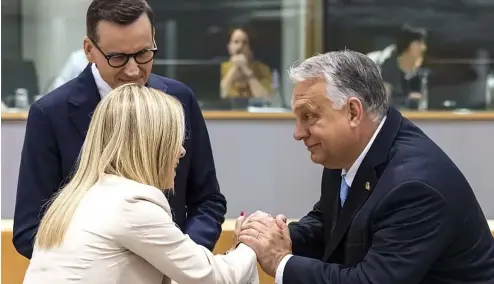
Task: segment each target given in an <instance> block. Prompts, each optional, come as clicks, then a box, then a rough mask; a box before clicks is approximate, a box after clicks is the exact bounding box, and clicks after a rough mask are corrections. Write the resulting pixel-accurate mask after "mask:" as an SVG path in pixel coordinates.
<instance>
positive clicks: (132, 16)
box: [13, 0, 226, 258]
mask: <svg viewBox="0 0 494 284" xmlns="http://www.w3.org/2000/svg"><path fill="white" fill-rule="evenodd" d="M86 28H87V36H86V37H85V38H84V53H85V55H86V58H87V60H88V61H89V64H88V65H87V67H86V68H85V69H84V71H83V72H82V73H81V74H80V75H79V76H78V77H76V78H75V79H73V80H71V81H69V82H67V83H66V84H64V85H62V86H60V87H59V88H57V89H55V90H53V91H52V92H51V93H49V94H47V95H46V96H44V97H43V98H41V99H40V100H38V101H37V102H35V103H34V104H33V105H32V106H31V109H30V111H29V117H28V119H27V127H26V136H25V140H24V146H23V150H22V156H21V166H20V172H19V182H18V188H17V200H16V207H15V214H14V239H13V242H14V246H15V247H16V249H17V251H18V252H19V253H20V254H22V255H24V256H25V257H27V258H31V255H32V250H33V240H34V236H35V234H36V231H37V228H38V225H39V221H40V219H41V217H42V215H43V213H44V210H45V209H46V206H45V205H46V203H47V202H48V201H49V200H50V198H51V197H52V196H53V195H54V194H55V193H56V192H57V190H58V189H60V187H62V186H63V185H64V184H65V183H67V181H68V179H69V178H70V175H71V172H72V171H73V169H74V167H75V166H76V160H77V158H78V155H79V151H80V149H81V147H82V144H83V142H84V138H85V135H86V132H87V130H88V127H89V122H90V120H91V115H92V112H93V111H94V109H95V108H96V105H97V104H98V103H99V101H100V100H101V99H102V98H104V96H105V95H106V94H108V93H109V92H110V91H111V90H112V89H113V88H115V87H117V86H120V85H122V84H126V83H138V84H142V85H148V86H150V87H153V88H156V89H160V90H162V91H165V92H166V93H168V94H170V95H173V96H175V97H177V98H178V99H179V100H180V101H181V102H182V103H183V105H184V108H185V116H186V124H187V138H186V141H185V145H184V147H185V149H186V153H187V154H186V155H185V156H184V157H183V158H182V159H181V161H180V164H179V166H178V168H177V175H176V178H175V190H174V194H173V195H170V196H168V199H169V202H170V205H171V208H172V211H173V212H174V221H175V222H176V224H177V225H178V226H179V227H180V228H181V229H182V230H183V231H184V232H185V233H187V234H188V235H189V236H190V237H191V238H192V239H193V240H194V241H195V242H197V243H198V244H200V245H203V246H205V247H207V248H209V249H210V250H212V249H213V248H214V246H215V243H216V241H217V240H218V238H219V236H220V233H221V224H222V223H223V221H224V215H225V213H226V200H225V198H224V196H223V195H222V194H221V193H220V190H219V185H218V181H217V178H216V171H215V166H214V161H213V155H212V151H211V144H210V141H209V136H208V132H207V129H206V124H205V122H204V118H203V116H202V113H201V110H200V108H199V106H198V104H197V101H196V100H195V99H194V96H193V94H192V92H191V90H190V89H189V88H188V87H187V86H186V85H184V84H183V83H180V82H178V81H175V80H172V79H168V78H164V77H160V76H157V75H154V74H151V69H152V65H153V59H154V56H155V55H156V51H157V50H158V47H157V45H156V42H155V41H154V25H153V12H152V10H151V8H150V7H149V6H148V4H147V3H146V2H145V1H144V0H93V2H92V3H91V4H90V6H89V8H88V11H87V15H86Z"/></svg>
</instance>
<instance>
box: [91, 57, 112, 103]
mask: <svg viewBox="0 0 494 284" xmlns="http://www.w3.org/2000/svg"><path fill="white" fill-rule="evenodd" d="M91 71H92V72H93V77H94V81H95V82H96V87H98V92H99V94H100V96H101V99H103V98H104V97H106V95H108V93H109V92H111V90H112V88H111V87H110V85H108V83H106V82H105V80H103V78H101V75H100V73H99V70H98V67H96V64H94V63H92V64H91Z"/></svg>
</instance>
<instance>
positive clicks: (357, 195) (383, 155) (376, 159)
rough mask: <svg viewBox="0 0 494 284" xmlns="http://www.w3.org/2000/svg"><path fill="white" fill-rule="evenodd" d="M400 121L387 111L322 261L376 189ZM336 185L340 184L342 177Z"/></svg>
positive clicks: (351, 189) (398, 117) (338, 186)
mask: <svg viewBox="0 0 494 284" xmlns="http://www.w3.org/2000/svg"><path fill="white" fill-rule="evenodd" d="M402 119H403V117H402V116H401V113H400V112H399V111H398V110H396V109H395V108H393V107H390V108H389V111H388V114H387V119H386V121H385V123H384V125H383V127H382V128H381V131H380V133H378V134H377V136H376V139H375V140H374V143H373V144H372V146H371V147H370V149H369V152H367V155H366V157H365V158H364V160H363V161H362V164H360V167H359V169H358V171H357V174H356V176H355V179H354V180H353V183H352V187H351V188H350V190H349V192H348V197H347V199H346V202H345V205H344V206H343V208H342V209H341V210H340V214H339V216H338V218H337V221H336V225H335V226H334V229H332V230H331V231H332V233H331V234H330V239H329V242H328V244H327V245H326V248H325V252H324V257H323V260H327V259H328V258H329V257H330V256H331V254H332V253H333V252H334V250H335V249H336V248H337V247H338V245H339V244H340V243H341V241H342V239H343V237H344V236H345V234H346V232H347V230H348V227H349V226H350V224H351V223H352V221H353V218H354V217H355V215H356V214H357V212H358V211H359V210H360V208H361V207H362V205H363V204H364V203H365V201H366V200H367V198H368V197H369V195H370V194H371V193H372V191H373V189H374V187H375V186H376V184H377V181H378V179H379V177H380V175H381V173H382V168H383V167H382V165H383V164H385V163H386V161H387V157H388V155H389V151H390V149H391V147H392V145H393V143H394V140H395V138H396V135H397V134H398V131H399V129H400V125H401V121H402ZM335 179H336V178H335ZM339 181H340V182H341V177H340V179H339ZM335 187H336V188H338V192H339V188H340V184H338V185H334V184H333V188H335ZM335 195H337V196H338V198H337V200H336V205H335V207H336V208H337V209H339V207H340V206H339V202H338V199H339V194H335ZM333 204H335V203H333Z"/></svg>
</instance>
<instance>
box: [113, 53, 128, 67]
mask: <svg viewBox="0 0 494 284" xmlns="http://www.w3.org/2000/svg"><path fill="white" fill-rule="evenodd" d="M108 63H109V64H110V66H113V67H122V66H124V65H125V64H126V63H127V56H125V55H113V56H112V57H110V59H108Z"/></svg>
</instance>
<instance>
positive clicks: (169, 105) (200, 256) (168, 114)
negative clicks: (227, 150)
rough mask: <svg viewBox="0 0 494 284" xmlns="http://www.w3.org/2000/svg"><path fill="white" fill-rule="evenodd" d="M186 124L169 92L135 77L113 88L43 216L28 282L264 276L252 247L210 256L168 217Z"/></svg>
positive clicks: (154, 282) (139, 282) (151, 283)
mask: <svg viewBox="0 0 494 284" xmlns="http://www.w3.org/2000/svg"><path fill="white" fill-rule="evenodd" d="M184 130H185V122H184V113H183V109H182V105H181V103H180V102H179V101H178V100H177V99H175V98H174V97H172V96H169V95H166V94H164V93H162V92H160V91H158V90H155V89H151V88H147V87H143V86H138V85H135V84H129V85H123V86H121V87H118V88H116V89H115V90H113V91H112V92H111V93H110V94H108V96H107V97H106V98H105V99H103V100H102V101H101V102H100V104H99V105H98V107H97V108H96V111H95V112H94V115H93V118H92V121H91V124H90V126H89V130H88V133H87V137H86V140H85V142H84V145H83V148H82V152H81V156H80V160H79V164H78V167H77V170H76V172H75V174H74V176H73V178H72V179H71V181H70V182H69V183H68V184H67V185H66V186H65V187H64V188H63V189H62V190H61V191H60V192H59V194H58V195H57V196H56V197H55V199H54V200H53V201H52V203H51V204H50V206H49V208H48V209H47V212H46V214H45V215H44V218H43V219H42V220H41V224H40V227H39V230H38V233H37V236H36V241H35V246H34V253H33V257H32V259H31V262H30V265H29V268H28V270H27V273H26V276H25V279H24V283H25V284H31V283H36V284H43V283H50V284H51V283H57V284H63V283H88V284H89V283H90V284H98V283H120V284H126V283H129V284H159V283H171V281H172V280H173V281H175V282H177V283H180V284H182V283H183V284H188V283H190V284H193V283H201V284H207V283H258V274H257V273H258V272H257V267H256V263H257V262H256V255H255V253H254V251H253V250H252V249H251V248H249V247H247V246H245V245H243V244H241V245H239V246H238V247H237V248H236V249H235V250H233V251H231V252H230V253H228V254H226V255H216V256H213V255H212V254H211V252H210V251H209V250H208V249H206V248H204V247H202V246H199V245H197V244H196V243H194V242H193V241H192V240H191V239H190V238H189V237H188V236H187V235H184V234H183V233H182V232H181V231H180V229H179V228H178V227H177V226H175V224H174V222H173V220H172V214H173V212H171V210H170V206H169V204H168V201H167V199H166V198H165V195H164V194H163V191H168V190H171V189H172V188H173V186H174V184H173V180H174V176H175V167H176V166H177V164H178V163H179V159H180V157H181V156H183V155H184V152H185V150H184V148H183V147H182V144H183V140H184V132H185V131H184Z"/></svg>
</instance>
